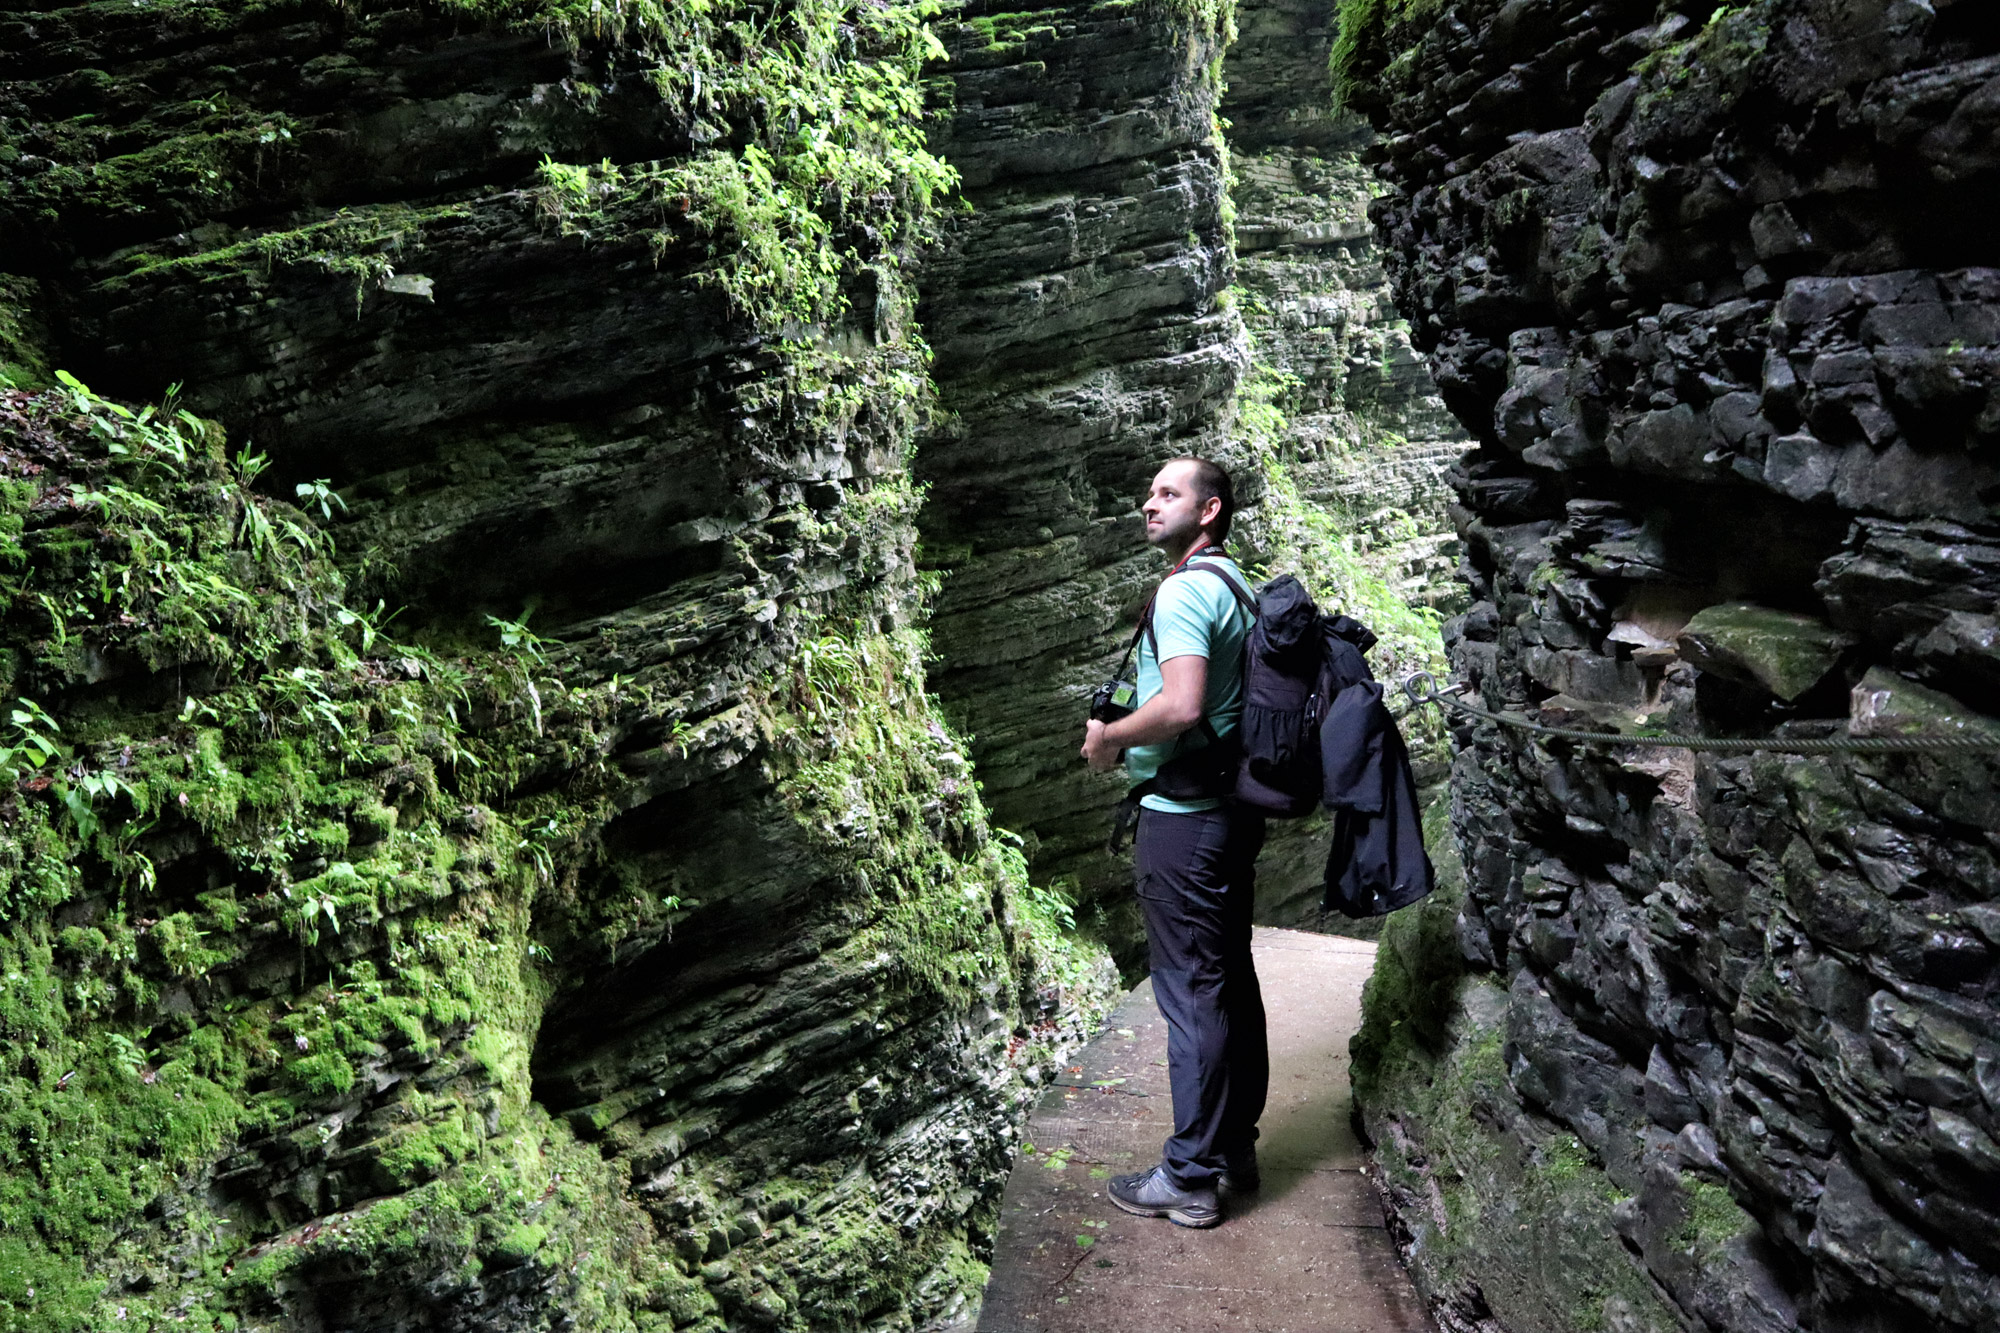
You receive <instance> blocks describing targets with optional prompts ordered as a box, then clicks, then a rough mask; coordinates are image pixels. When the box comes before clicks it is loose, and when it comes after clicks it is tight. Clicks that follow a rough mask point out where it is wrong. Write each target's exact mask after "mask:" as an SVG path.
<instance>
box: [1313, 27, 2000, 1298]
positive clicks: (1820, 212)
mask: <svg viewBox="0 0 2000 1333" xmlns="http://www.w3.org/2000/svg"><path fill="white" fill-rule="evenodd" d="M1344 9H1345V12H1346V14H1347V17H1348V18H1349V20H1350V21H1351V27H1350V29H1349V30H1348V32H1346V33H1345V34H1344V35H1343V40H1344V42H1345V43H1346V44H1347V45H1348V46H1349V47H1350V48H1351V49H1350V50H1349V51H1348V52H1347V53H1346V58H1345V63H1344V70H1345V74H1346V77H1347V78H1348V80H1349V86H1350V88H1351V90H1352V96H1353V98H1354V100H1355V101H1356V102H1357V104H1359V105H1361V106H1362V107H1363V108H1364V109H1365V110H1367V111H1368V112H1369V113H1370V114H1371V115H1372V116H1373V117H1374V118H1375V120H1376V123H1377V126H1378V128H1379V129H1380V130H1381V132H1382V133H1383V135H1384V146H1383V150H1382V152H1381V154H1380V169H1381V172H1382V174H1383V177H1384V179H1385V180H1386V181H1387V182H1388V183H1389V185H1390V187H1391V188H1390V193H1389V194H1388V196H1387V197H1386V198H1385V199H1384V200H1383V201H1382V203H1381V204H1380V205H1378V211H1377V213H1376V218H1377V221H1378V223H1379V224H1380V226H1381V229H1382V235H1383V237H1384V240H1385V242H1386V244H1387V246H1388V247H1389V248H1390V250H1391V251H1392V253H1393V256H1394V262H1393V264H1392V269H1393V272H1394V280H1395V285H1396V291H1397V297H1398V302H1399V305H1400V307H1401V308H1402V310H1403V312H1404V313H1405V314H1406V315H1407V316H1408V317H1409V319H1410V320H1411V325H1412V328H1413V330H1414V333H1415V336H1416V339H1417V341H1418V343H1419V345H1421V346H1422V347H1423V348H1424V349H1425V350H1426V351H1427V353H1428V354H1429V356H1430V359H1431V364H1432V366H1433V368H1434V370H1435V371H1436V372H1437V376H1438V381H1439V385H1440V388H1441V390H1442V392H1443V394H1444V396H1445V398H1446V401H1447V402H1448V403H1449V404H1450V405H1451V407H1452V409H1453V410H1454V412H1455V413H1456V414H1457V415H1458V417H1459V418H1460V420H1462V421H1463V422H1464V423H1465V425H1466V427H1467V429H1468V430H1470V431H1472V432H1473V434H1474V436H1475V437H1476V439H1477V441H1478V448H1477V449H1476V450H1475V451H1474V452H1473V453H1471V454H1470V455H1469V456H1468V458H1467V460H1466V462H1465V464H1464V465H1463V467H1462V468H1461V469H1460V470H1459V472H1458V473H1457V475H1456V478H1455V484H1456V486H1457V489H1458V493H1459V507H1458V509H1457V511H1456V517H1457V519H1458V522H1459V525H1460V530H1461V532H1462V533H1463V535H1464V537H1465V539H1466V543H1467V555H1468V559H1467V563H1466V565H1465V576H1466V578H1467V579H1468V581H1469V583H1470V585H1471V590H1472V593H1473V596H1474V597H1475V599H1476V601H1475V603H1474V605H1473V606H1472V608H1471V610H1470V611H1469V612H1468V613H1466V614H1465V616H1464V617H1463V618H1461V619H1460V620H1458V621H1456V622H1454V624H1453V625H1452V626H1451V628H1450V633H1449V638H1450V640H1451V652H1452V657H1453V662H1454V665H1455V667H1456V669H1457V670H1458V671H1459V672H1460V673H1461V675H1462V678H1463V679H1464V680H1465V681H1466V682H1467V683H1468V684H1469V685H1470V686H1471V687H1472V689H1473V691H1474V693H1475V696H1476V697H1477V698H1478V699H1479V700H1480V701H1482V702H1483V703H1484V705H1485V706H1486V707H1488V708H1490V709H1507V710H1513V711H1516V712H1521V713H1525V714H1526V715H1527V716H1528V717H1530V718H1536V719H1539V720H1542V721H1544V722H1560V723H1562V724H1564V725H1568V726H1571V727H1582V728H1585V729H1591V730H1602V731H1610V732H1628V733H1630V732H1635V731H1641V732H1643V731H1644V730H1646V729H1649V728H1650V729H1665V730H1670V731H1673V732H1679V733H1693V734H1696V735H1710V736H1716V735H1722V736H1752V737H1755V736H1769V735H1773V734H1776V735H1784V736H1802V737H1833V738H1839V737H1845V736H1849V735H1857V734H1858V735H1871V734H1883V735H1900V734H1935V735H1942V736H1954V735H1961V736H1962V735H1970V736H1981V737H1987V736H1992V735H1995V734H2000V733H1996V729H1997V728H2000V722H1996V721H1995V720H1994V717H1993V714H1994V713H1995V712H1996V711H2000V694H1996V693H1995V691H1994V679H1995V663H1996V657H1995V648H1996V643H1995V639H1994V636H1993V614H1994V607H1995V594H1996V592H2000V582H1996V569H2000V563H1996V561H2000V515H1997V514H1996V501H2000V451H1996V448H1995V440H1994V431H1995V405H1994V397H1993V386H1992V368H1993V364H1994V362H1995V358H1996V356H1997V355H2000V353H1997V352H1996V334H1995V328H1996V325H1995V320H1996V319H2000V286H1996V275H1995V271H1994V270H1993V269H1990V268H1987V267H1982V266H1983V265H1990V264H1993V263H1994V262H1996V259H2000V255H1996V253H1995V251H1994V249H1993V246H1992V243H1991V234H1990V229H1989V228H1987V227H1986V226H1985V224H1984V221H1983V219H1984V218H1985V216H1986V215H1987V213H1988V212H1989V211H1990V203H1991V199H1992V197H1993V195H1994V194H1995V192H1996V190H2000V172H1996V170H1995V167H1996V160H1995V156H1994V154H1995V151H1996V148H1995V140H1994V129H1993V127H1994V121H1993V118H1992V115H1991V112H1990V104H1991V101H1992V96H1993V89H1994V88H1995V87H1996V86H2000V85H1996V84H1995V83H1994V78H1995V73H1996V69H1997V68H2000V66H1996V63H1995V62H1996V59H2000V54H1996V53H2000V24H1996V20H1995V18H1994V16H1993V14H1992V13H1991V12H1990V10H1989V8H1988V7H1985V6H1980V5H1976V4H1972V3H1966V2H1965V0H1959V2H1958V3H1943V2H1939V3H1906V2H1904V0H1877V2H1872V3H1858V4H1835V3H1820V2H1818V0H1761V2H1759V3H1751V4H1745V5H1735V6H1725V7H1722V8H1715V7H1713V6H1709V5H1701V6H1694V5H1680V4H1671V3H1669V4H1657V5H1656V4H1655V3H1653V0H1597V2H1596V3H1584V2H1583V0H1512V3H1505V4H1502V3H1499V2H1498V0H1494V2H1492V3H1486V2H1484V0H1466V2H1463V3H1453V4H1442V5H1439V4H1422V3H1397V2H1396V0H1388V2H1387V3H1382V4H1374V3H1357V4H1352V5H1348V6H1345V7H1344ZM1459 740H1460V743H1461V745H1462V747H1463V748H1462V751H1461V753H1460V755H1459V757H1458V761H1457V769H1456V773H1455V779H1456V783H1457V792H1456V796H1455V800H1454V823H1455V827H1456V831H1457V834H1458V838H1459V842H1460V846H1461V847H1462V849H1463V851H1464V853H1465V863H1466V870H1467V887H1466V891H1465V898H1464V906H1463V911H1462V914H1460V915H1459V916H1458V917H1457V919H1456V922H1455V924H1454V922H1453V921H1452V919H1451V918H1450V916H1449V914H1447V913H1445V912H1443V911H1441V910H1437V909H1427V911H1426V912H1425V913H1423V914H1420V916H1419V917H1418V918H1413V920H1412V921H1411V922H1410V923H1408V926H1407V928H1399V931H1398V933H1397V934H1396V935H1395V936H1394V938H1392V940H1391V942H1390V948H1389V949H1388V951H1387V952H1386V953H1385V958H1391V959H1395V960H1397V961H1396V965H1395V966H1394V967H1391V968H1386V969H1385V971H1384V974H1383V976H1382V977H1381V978H1380V979H1379V980H1378V985H1377V990H1376V994H1375V996H1374V999H1373V1004H1372V1010H1371V1019H1370V1028H1369V1030H1368V1032H1366V1033H1364V1036H1363V1038H1362V1041H1361V1047H1360V1052H1359V1053H1360V1057H1361V1058H1360V1062H1359V1066H1358V1070H1357V1078H1358V1079H1359V1080H1360V1081H1361V1083H1362V1086H1363V1092H1364V1100H1365V1102H1366V1113H1367V1116H1368V1121H1369V1124H1370V1127H1371V1130H1372V1132H1373V1133H1374V1135H1375V1137H1376V1139H1377V1141H1378V1144H1379V1146H1380V1151H1381V1156H1382V1160H1383V1162H1384V1165H1385V1167H1386V1168H1387V1170H1388V1175H1389V1179H1390V1183H1391V1188H1392V1193H1393V1194H1394V1197H1395V1200H1396V1205H1397V1209H1398V1212H1399V1214H1400V1217H1401V1221H1402V1224H1403V1225H1404V1227H1405V1228H1406V1231H1407V1235H1408V1238H1409V1241H1410V1252H1411V1255H1412V1258H1413V1261H1414V1263H1415V1265H1416V1268H1417V1271H1418V1273H1419V1275H1420V1277H1421V1278H1422V1280H1423V1281H1424V1282H1425V1283H1426V1284H1427V1286H1428V1287H1429V1289H1430V1291H1431V1292H1432V1294H1433V1295H1434V1297H1436V1299H1437V1300H1438V1302H1439V1309H1440V1313H1441V1316H1442V1317H1443V1319H1444V1321H1445V1322H1446V1323H1447V1324H1448V1325H1450V1326H1454V1327H1468V1328H1469V1327H1504V1328H1511V1329H1518V1330H1527V1329H1536V1330H1556V1329H1577V1330H1582V1329H1593V1328H1606V1327H1610V1328H1620V1329H1661V1330H1666V1329H1673V1328H1682V1327H1694V1326H1699V1327H1707V1328H1715V1329H1732V1330H1734V1329H1744V1330H1748V1329H1758V1330H1763V1329H1773V1330H1775V1329H1789V1328H1810V1329H1824V1330H1848V1329H1855V1330H1859V1329H1870V1330H1875V1329H1890V1328H1917V1327H1926V1328H1951V1329H1967V1330H1970V1329H1976V1328H1987V1327H1992V1326H1993V1325H1994V1324H1995V1322H1996V1320H2000V1251H1996V1250H1995V1249H1994V1245H1993V1238H1994V1237H1995V1236H1996V1235H2000V1215H1996V1213H1995V1212H1994V1207H1993V1199H1994V1197H1995V1191H1994V1187H1995V1183H1996V1181H2000V1176H1996V1175H1995V1172H1996V1170H2000V1147H1996V1143H1997V1142H2000V1088H1996V1086H1995V1085H1994V1082H1993V1078H1992V1074H1993V1071H1994V1069H1995V1068H1996V1067H2000V1065H1996V1061H2000V1047H1996V1046H1995V1045H1994V1044H1993V1040H1992V1033H1993V1031H1994V1028H1995V1019H1996V1013H1995V1002H1996V999H1995V997H1996V994H2000V990H1996V987H2000V972H1996V958H1995V950H1996V949H1997V948H2000V931H1996V930H1995V928H1994V919H1995V913H1996V911H2000V908H1996V897H1997V896H2000V859H1996V849H2000V807H1996V805H1995V803H1994V799H1993V795H1992V793H1993V792H1994V791H1995V790H1996V777H2000V774H1996V772H1995V763H1994V761H1993V759H1992V758H1991V756H1990V755H1989V756H1986V757H1976V756H1970V755H1965V754H1959V755H1944V754H1933V755H1912V756H1862V755H1856V754H1832V755H1812V756H1797V757H1794V756H1781V755H1772V754H1757V755H1719V754H1691V753H1688V752H1686V751H1673V750H1668V749H1663V748H1659V747H1650V748H1649V747H1646V746H1643V745H1641V746H1637V747H1631V748H1618V749H1609V748H1600V747H1593V746H1578V745H1575V744H1570V743H1564V742H1554V741H1550V742H1542V741H1535V740H1531V739H1529V738H1528V737H1526V736H1524V735H1523V734H1521V733H1519V732H1517V731H1513V730H1508V729H1503V728H1500V727H1497V726H1494V725H1492V724H1487V723H1478V724H1474V725H1463V726H1461V727H1460V728H1459ZM1462 970H1463V971H1465V972H1466V973H1467V975H1464V976H1460V975H1459V974H1460V972H1461V971H1462ZM1398 1017H1411V1018H1412V1021H1410V1022H1408V1023H1407V1024H1405V1025H1404V1026H1403V1027H1402V1028H1392V1019H1395V1018H1398ZM1419 1019H1420V1020H1421V1021H1417V1020H1419Z"/></svg>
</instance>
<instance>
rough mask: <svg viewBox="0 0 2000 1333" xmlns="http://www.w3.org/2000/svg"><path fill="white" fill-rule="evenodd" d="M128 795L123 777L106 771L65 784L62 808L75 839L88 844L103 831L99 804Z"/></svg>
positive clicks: (85, 775) (88, 774)
mask: <svg viewBox="0 0 2000 1333" xmlns="http://www.w3.org/2000/svg"><path fill="white" fill-rule="evenodd" d="M131 792H132V789H131V788H130V787H128V786H127V785H126V784H125V780H124V779H123V778H121V777H119V776H118V775H117V774H116V773H112V772H108V771H107V772H99V773H86V774H84V775H83V776H82V777H79V778H77V779H75V780H74V781H73V782H70V783H68V784H66V785H64V786H63V787H62V801H63V808H64V809H65V810H67V811H68V812H69V817H70V822H71V823H72V824H74V825H75V826H76V834H77V837H79V838H81V839H83V840H84V841H85V842H89V841H90V840H91V839H92V838H95V837H96V836H97V834H98V832H99V830H100V829H102V828H103V821H102V820H100V819H99V818H98V815H97V803H98V802H99V801H113V800H116V799H117V798H118V797H120V796H129V795H130V794H131Z"/></svg>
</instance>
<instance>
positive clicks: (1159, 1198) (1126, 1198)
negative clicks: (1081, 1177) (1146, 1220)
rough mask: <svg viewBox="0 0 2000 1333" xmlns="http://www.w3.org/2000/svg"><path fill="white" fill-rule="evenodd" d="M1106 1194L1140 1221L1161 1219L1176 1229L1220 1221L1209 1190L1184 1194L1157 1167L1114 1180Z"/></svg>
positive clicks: (1163, 1169) (1197, 1190)
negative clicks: (1134, 1214) (1141, 1218)
mask: <svg viewBox="0 0 2000 1333" xmlns="http://www.w3.org/2000/svg"><path fill="white" fill-rule="evenodd" d="M1105 1193H1107V1194H1109V1195H1110V1196H1111V1202H1113V1203H1115V1204H1117V1205H1118V1206H1119V1207H1120V1208H1123V1209H1124V1210H1125V1211H1126V1212H1128V1213H1136V1214H1138V1215H1139V1216H1140V1217H1164V1218H1166V1219H1167V1220H1168V1221H1169V1222H1172V1223H1173V1224H1174V1225H1175V1226H1177V1227H1212V1226H1214V1225H1215V1224H1216V1223H1217V1222H1220V1221H1221V1220H1222V1209H1221V1208H1220V1207H1219V1206H1218V1205H1217V1204H1216V1201H1215V1191H1214V1190H1212V1189H1195V1190H1184V1189H1181V1188H1179V1187H1178V1186H1176V1185H1175V1184H1174V1182H1173V1181H1171V1180H1169V1179H1168V1178H1167V1168H1166V1167H1164V1166H1156V1167H1154V1168H1153V1169H1152V1170H1151V1171H1140V1172H1136V1173H1134V1174H1133V1175H1129V1176H1113V1177H1112V1178H1111V1184H1110V1186H1109V1187H1108V1188H1107V1189H1106V1190H1105Z"/></svg>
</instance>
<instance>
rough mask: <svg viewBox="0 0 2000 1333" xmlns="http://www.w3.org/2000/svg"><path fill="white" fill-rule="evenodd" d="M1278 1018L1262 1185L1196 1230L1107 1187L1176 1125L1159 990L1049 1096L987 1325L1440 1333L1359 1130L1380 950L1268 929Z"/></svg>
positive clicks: (1119, 1331) (987, 1308) (999, 1261)
mask: <svg viewBox="0 0 2000 1333" xmlns="http://www.w3.org/2000/svg"><path fill="white" fill-rule="evenodd" d="M1254 947H1255V949H1256V956H1257V972H1258V976H1259V977H1260V978H1261V979H1262V981H1263V985H1264V1003H1265V1007H1266V1009H1267V1010H1268V1011H1269V1013H1270V1031H1271V1099H1270V1105H1269V1109H1267V1110H1266V1111H1265V1113H1264V1120H1263V1138H1262V1140H1261V1141H1260V1142H1259V1143H1258V1156H1259V1159H1260V1161H1261V1163H1262V1165H1263V1173H1264V1187H1263V1189H1262V1191H1260V1192H1259V1193H1258V1194H1256V1195H1254V1196H1252V1197H1250V1198H1248V1199H1234V1200H1231V1199H1225V1200H1224V1203H1223V1207H1224V1216H1225V1220H1224V1221H1223V1223H1222V1225H1221V1226H1220V1227H1218V1228H1216V1229H1214V1230H1212V1231H1189V1230H1186V1229H1183V1228H1181V1227H1176V1226H1173V1225H1171V1224H1170V1223H1168V1222H1166V1221H1164V1220H1158V1219H1150V1218H1139V1217H1133V1216H1131V1215H1129V1214H1127V1213H1124V1212H1121V1211H1120V1210H1119V1209H1118V1208H1117V1207H1115V1206H1114V1205H1113V1204H1112V1203H1111V1201H1110V1200H1109V1199H1107V1198H1105V1196H1104V1185H1105V1180H1106V1179H1107V1178H1108V1177H1109V1176H1111V1175H1113V1174H1114V1173H1123V1172H1126V1171H1133V1170H1137V1169H1139V1168H1141V1167H1144V1166H1147V1165H1150V1164H1151V1163H1152V1162H1154V1161H1157V1160H1158V1158H1159V1151H1160V1143H1161V1140H1162V1139H1164V1138H1165V1137H1166V1135H1167V1134H1168V1133H1169V1132H1171V1128H1172V1121H1173V1111H1172V1102H1171V1099H1170V1094H1169V1091H1168V1086H1167V1067H1166V1061H1167V1034H1166V1024H1165V1023H1164V1022H1163V1021H1162V1020H1161V1018H1160V1015H1159V1011H1158V1009H1156V1008H1155V1007H1154V1004H1153V990H1152V986H1151V984H1150V983H1146V984H1142V985H1140V986H1139V987H1138V989H1136V990H1134V991H1133V992H1132V993H1131V994H1129V995H1127V996H1126V997H1125V999H1124V1000H1123V1001H1122V1002H1121V1003H1120V1004H1119V1005H1118V1008H1117V1009H1116V1010H1115V1011H1114V1012H1113V1013H1112V1016H1111V1019H1110V1022H1109V1024H1108V1026H1107V1028H1106V1030H1105V1031H1104V1032H1103V1033H1101V1034H1100V1035H1099V1036H1098V1037H1097V1038H1096V1039H1095V1040H1093V1041H1092V1042H1091V1043H1090V1044H1089V1045H1088V1046H1086V1047H1085V1048H1084V1049H1083V1051H1082V1052H1081V1053H1080V1055H1079V1056H1078V1058H1077V1059H1076V1060H1075V1062H1074V1063H1073V1064H1072V1065H1071V1066H1070V1067H1069V1069H1068V1071H1067V1072H1066V1073H1065V1074H1064V1076H1063V1078H1062V1081H1061V1082H1060V1083H1059V1084H1057V1085H1056V1086H1053V1087H1051V1088H1050V1089H1048V1091H1047V1092H1046V1093H1045V1094H1044V1096H1043V1098H1042V1100H1041V1102H1040V1104H1039V1105H1038V1106H1037V1107H1036V1108H1035V1112H1034V1116H1033V1118H1032V1119H1031V1120H1030V1121H1029V1124H1028V1143H1027V1144H1026V1145H1024V1146H1023V1148H1022V1149H1021V1151H1020V1152H1019V1153H1017V1154H1016V1156H1015V1160H1014V1170H1013V1174H1012V1175H1011V1176H1009V1177H1008V1181H1007V1193H1006V1198H1005V1201H1004V1202H1003V1204H1002V1211H1001V1221H1000V1238H999V1241H998V1244H997V1248H996V1252H995V1254H994V1261H993V1275H992V1277H991V1279H990V1280H989V1281H988V1282H987V1285H986V1296H985V1303H984V1305H983V1306H982V1308H981V1311H980V1316H979V1324H978V1333H1124V1331H1125V1330H1134V1331H1135V1333H1136V1331H1138V1330H1144V1333H1237V1331H1238V1330H1248V1331H1254V1333H1425V1331H1426V1330H1429V1329H1430V1328H1431V1324H1430V1320H1429V1318H1428V1317H1427V1316H1426V1314H1425V1312H1424V1306H1423V1301H1422V1300H1421V1298H1419V1297H1418V1295H1417V1294H1416V1291H1415V1290H1414V1289H1413V1288H1412V1287H1411V1286H1410V1281H1409V1278H1408V1276H1407V1275H1406V1274H1405V1273H1404V1271H1403V1268H1402V1266H1401V1265H1400V1264H1399V1263H1398V1262H1397V1259H1396V1252H1395V1249H1394V1247H1393V1246H1392V1245H1391V1244H1390V1241H1389V1237H1388V1233H1387V1231H1386V1230H1385V1228H1384V1226H1383V1219H1382V1209H1381V1205H1380V1203H1379V1202H1378V1201H1377V1197H1376V1194H1375V1189H1374V1186H1373V1185H1372V1184H1371V1183H1370V1182H1369V1180H1368V1179H1367V1177H1366V1176H1364V1175H1363V1173H1362V1166H1363V1161H1364V1159H1363V1156H1362V1151H1361V1146H1360V1144H1359V1143H1358V1142H1356V1140H1355V1137H1354V1131H1353V1129H1352V1128H1351V1126H1350V1123H1349V1116H1348V1111H1349V1101H1350V1094H1349V1091H1348V1083H1347V1039H1348V1038H1349V1037H1350V1036H1351V1035H1353V1033H1354V1030H1355V1028H1356V1026H1357V1025H1358V1024H1359V1023H1360V1021H1361V986H1362V983H1363V982H1364V981H1366V980H1367V979H1368V973H1369V970H1370V969H1371V968H1372V967H1373V966H1374V964H1375V946H1374V945H1372V944H1365V943H1362V942H1360V941H1358V940H1348V939H1340V938H1336V937H1334V936H1329V935H1312V934H1307V933H1304V932H1302V931H1293V930H1266V929H1259V930H1258V931H1257V933H1256V940H1255V946H1254Z"/></svg>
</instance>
